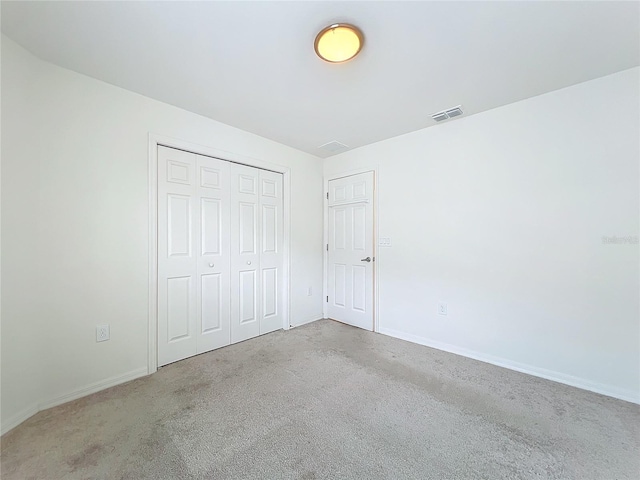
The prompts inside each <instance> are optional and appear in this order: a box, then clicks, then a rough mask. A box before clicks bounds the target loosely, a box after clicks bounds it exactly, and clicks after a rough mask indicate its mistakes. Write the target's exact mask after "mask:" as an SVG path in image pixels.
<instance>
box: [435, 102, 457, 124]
mask: <svg viewBox="0 0 640 480" xmlns="http://www.w3.org/2000/svg"><path fill="white" fill-rule="evenodd" d="M460 115H462V108H461V105H458V106H457V107H453V108H449V109H447V110H443V111H441V112H438V113H434V114H433V115H431V118H433V119H434V120H435V121H436V122H442V121H443V120H448V119H449V118H453V117H459V116H460Z"/></svg>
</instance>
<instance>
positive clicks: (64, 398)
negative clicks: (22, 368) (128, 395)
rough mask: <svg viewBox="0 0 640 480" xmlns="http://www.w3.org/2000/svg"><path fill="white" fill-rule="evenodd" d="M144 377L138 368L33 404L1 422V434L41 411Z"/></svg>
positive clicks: (144, 371)
mask: <svg viewBox="0 0 640 480" xmlns="http://www.w3.org/2000/svg"><path fill="white" fill-rule="evenodd" d="M146 375H147V367H144V368H138V369H136V370H132V371H130V372H128V373H125V374H123V375H116V376H114V377H110V378H107V379H105V380H101V381H99V382H94V383H91V384H89V385H86V386H84V387H81V388H78V389H75V390H72V391H71V392H68V393H64V394H62V395H56V396H54V397H52V398H50V399H48V400H44V401H42V402H40V403H37V404H34V405H32V406H31V407H29V408H27V409H25V410H23V411H21V412H19V413H17V414H16V415H13V416H12V417H11V418H9V419H8V420H7V421H6V422H2V428H1V432H2V433H1V434H2V435H4V434H5V433H7V432H8V431H9V430H12V429H14V428H15V427H17V426H18V425H20V424H21V423H22V422H24V421H25V420H27V419H28V418H29V417H31V416H33V415H35V414H36V413H38V412H41V411H42V410H46V409H48V408H52V407H57V406H58V405H62V404H63V403H67V402H70V401H72V400H77V399H78V398H82V397H86V396H87V395H91V394H92V393H96V392H99V391H101V390H105V389H107V388H110V387H115V386H116V385H120V384H121V383H125V382H129V381H131V380H135V379H136V378H140V377H144V376H146Z"/></svg>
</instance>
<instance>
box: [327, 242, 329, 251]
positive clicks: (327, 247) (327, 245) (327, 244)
mask: <svg viewBox="0 0 640 480" xmlns="http://www.w3.org/2000/svg"><path fill="white" fill-rule="evenodd" d="M328 251H329V244H328V243H327V252H328Z"/></svg>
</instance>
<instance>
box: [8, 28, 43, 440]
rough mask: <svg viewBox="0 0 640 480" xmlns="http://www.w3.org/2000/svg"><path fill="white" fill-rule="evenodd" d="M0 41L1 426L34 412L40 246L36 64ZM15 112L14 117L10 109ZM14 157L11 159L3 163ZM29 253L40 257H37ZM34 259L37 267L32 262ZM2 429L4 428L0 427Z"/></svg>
mask: <svg viewBox="0 0 640 480" xmlns="http://www.w3.org/2000/svg"><path fill="white" fill-rule="evenodd" d="M5 43H6V42H5V39H4V38H3V39H2V47H3V48H2V151H1V155H2V198H1V204H2V245H1V248H0V251H1V252H2V286H3V288H2V298H1V301H0V303H1V314H2V341H1V352H2V355H1V362H0V365H1V367H0V368H1V372H0V373H1V379H2V382H1V392H2V396H1V399H2V402H1V406H2V407H1V408H2V413H1V415H2V426H3V427H4V425H5V423H7V424H15V423H16V422H19V421H20V420H21V419H22V418H23V417H24V416H25V415H29V414H32V413H35V409H36V408H37V407H36V404H35V403H36V400H37V399H38V397H39V392H40V378H41V377H40V371H39V364H40V359H39V357H38V352H39V350H40V342H39V335H38V329H39V324H38V323H37V319H38V318H39V311H40V310H39V305H40V301H39V300H40V299H39V297H38V296H37V293H36V292H38V291H39V286H40V276H39V272H38V266H40V267H41V268H42V267H43V265H42V263H44V262H45V259H44V258H42V244H41V243H40V241H39V239H38V235H37V225H36V223H35V222H33V218H34V217H35V216H36V215H38V211H39V209H38V202H39V194H38V192H37V190H36V189H34V185H37V183H38V177H39V170H38V146H37V144H36V143H35V142H33V139H32V138H31V137H30V135H29V132H30V131H31V129H33V126H34V124H35V123H36V122H37V121H38V120H37V118H38V115H37V108H36V105H37V102H35V101H34V99H33V97H32V94H33V92H34V80H35V79H36V78H38V76H39V72H40V69H39V63H40V62H38V61H37V60H35V59H34V58H33V57H30V56H27V55H23V54H22V53H21V52H20V51H18V50H16V49H11V48H7V49H5V48H4V46H5V45H4V44H5ZM15 112H21V114H20V115H15V114H13V113H15ZM7 159H14V160H15V161H13V160H12V161H8V160H7ZM35 257H40V258H39V260H38V261H36V260H35ZM39 262H42V263H40V265H38V263H39ZM3 431H4V428H3Z"/></svg>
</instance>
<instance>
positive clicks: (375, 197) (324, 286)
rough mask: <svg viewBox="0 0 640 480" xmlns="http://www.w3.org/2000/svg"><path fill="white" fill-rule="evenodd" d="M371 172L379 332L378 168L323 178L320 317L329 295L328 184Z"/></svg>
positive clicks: (376, 326)
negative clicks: (321, 300)
mask: <svg viewBox="0 0 640 480" xmlns="http://www.w3.org/2000/svg"><path fill="white" fill-rule="evenodd" d="M368 172H373V258H374V262H373V331H374V332H378V331H380V325H379V318H378V312H379V311H380V309H379V305H378V264H379V263H380V262H379V260H378V223H379V222H378V167H377V166H374V167H368V168H359V169H356V170H348V171H346V172H339V173H331V174H328V175H325V176H324V187H323V188H324V191H323V193H322V196H323V198H324V208H323V217H324V218H323V225H324V226H323V229H322V230H323V235H322V240H323V241H322V258H323V260H322V279H323V282H322V298H324V299H325V301H323V302H322V316H323V318H328V316H327V311H328V310H327V302H326V298H327V295H328V294H329V288H328V283H329V277H328V269H327V265H328V261H329V252H327V248H326V245H327V243H328V242H329V199H328V198H327V193H328V192H329V182H330V181H331V180H337V179H338V178H344V177H350V176H352V175H358V174H360V173H368Z"/></svg>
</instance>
